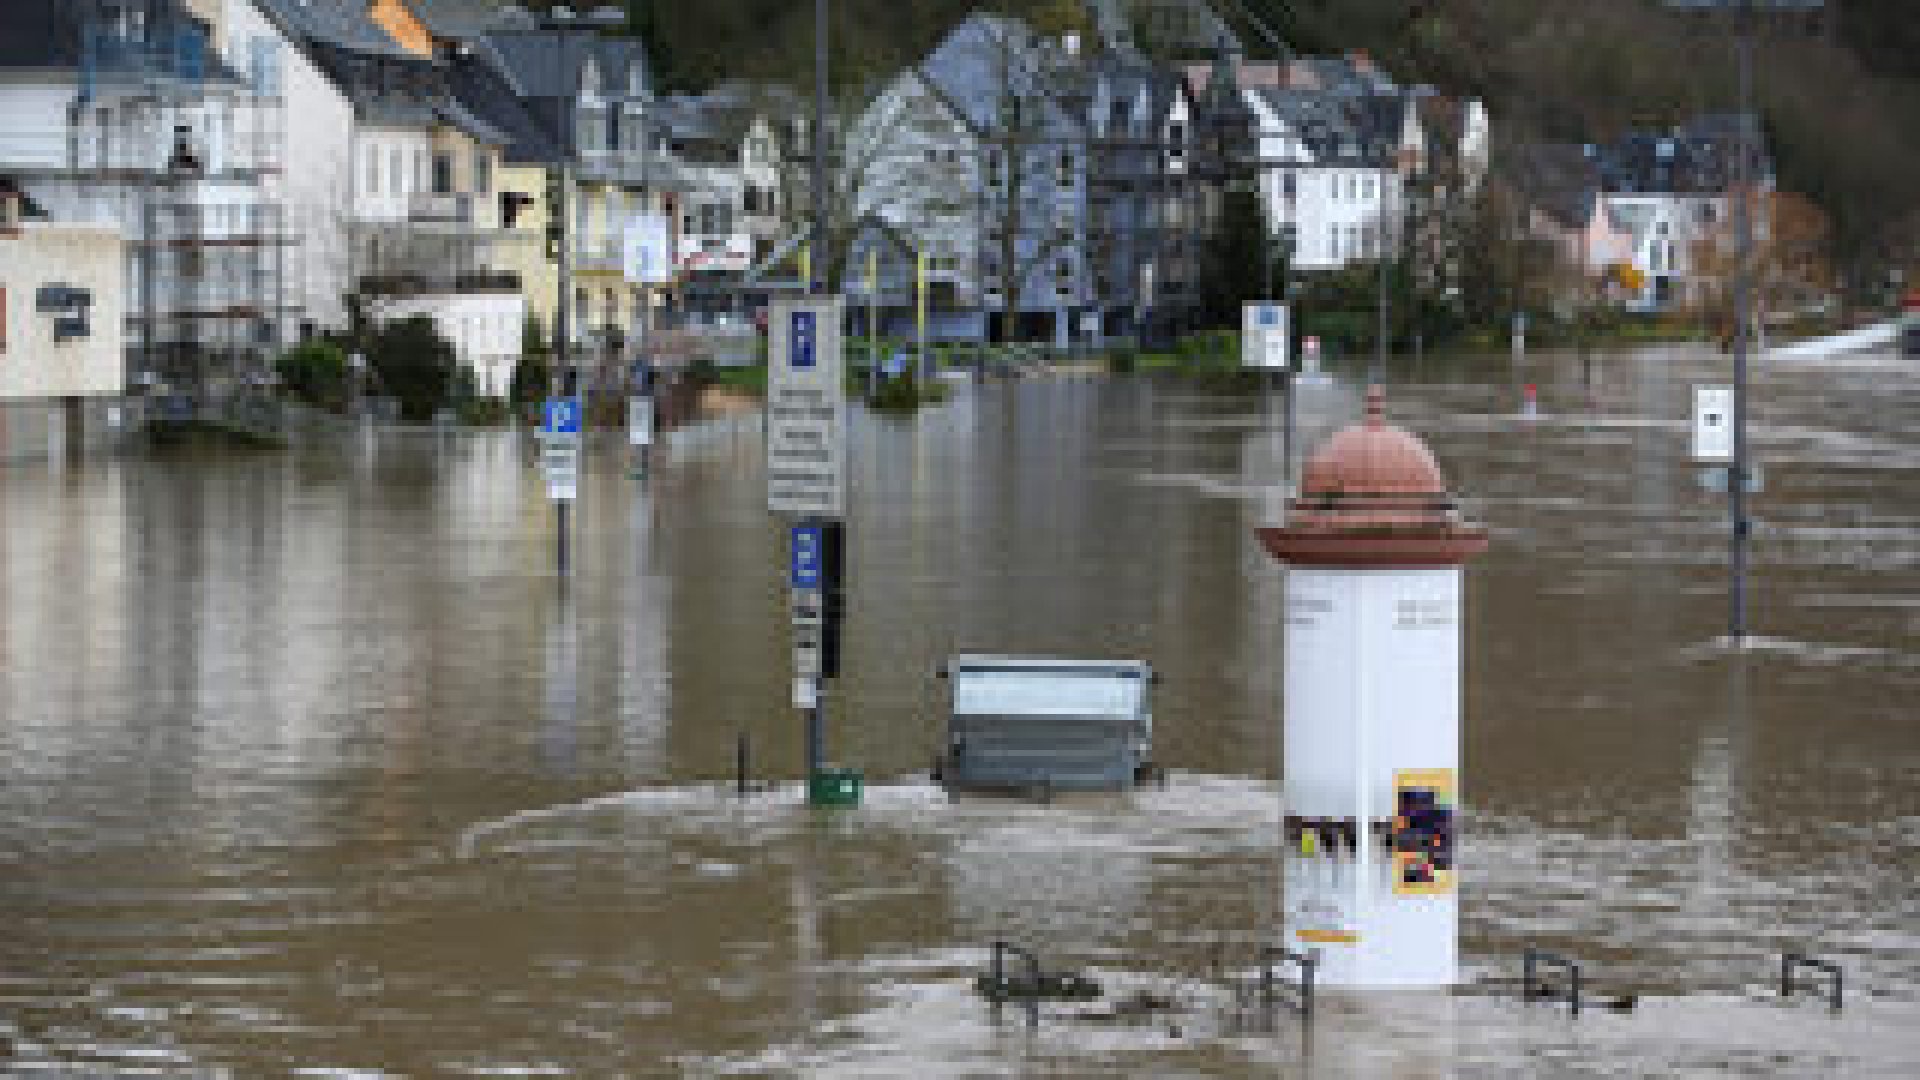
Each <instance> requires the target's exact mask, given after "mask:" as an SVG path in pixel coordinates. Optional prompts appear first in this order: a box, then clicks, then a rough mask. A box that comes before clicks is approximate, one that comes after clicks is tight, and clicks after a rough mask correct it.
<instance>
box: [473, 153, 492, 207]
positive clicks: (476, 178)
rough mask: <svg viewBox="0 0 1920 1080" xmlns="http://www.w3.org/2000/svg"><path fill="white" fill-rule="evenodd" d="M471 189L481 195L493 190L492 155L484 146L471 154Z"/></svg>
mask: <svg viewBox="0 0 1920 1080" xmlns="http://www.w3.org/2000/svg"><path fill="white" fill-rule="evenodd" d="M473 189H474V190H475V191H477V192H479V193H480V194H482V195H485V194H486V193H487V192H489V191H492V190H493V155H492V154H491V153H489V152H488V151H487V148H486V147H484V146H483V147H479V148H477V149H475V150H474V152H473Z"/></svg>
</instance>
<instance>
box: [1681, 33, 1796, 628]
mask: <svg viewBox="0 0 1920 1080" xmlns="http://www.w3.org/2000/svg"><path fill="white" fill-rule="evenodd" d="M1666 3H1667V6H1669V7H1672V8H1678V9H1683V10H1693V11H1716V10H1724V11H1730V12H1732V13H1733V15H1734V17H1735V18H1736V19H1737V20H1738V21H1739V24H1740V25H1739V29H1738V31H1737V33H1738V41H1737V42H1736V45H1735V53H1736V62H1737V65H1738V68H1739V75H1738V81H1739V89H1738V93H1739V105H1738V106H1737V108H1738V110H1739V113H1738V116H1737V117H1736V121H1737V122H1738V124H1739V125H1740V126H1739V133H1738V135H1737V137H1736V144H1735V151H1734V154H1735V156H1734V168H1733V176H1732V178H1731V184H1730V187H1731V188H1732V190H1733V195H1734V208H1733V222H1734V225H1733V227H1734V232H1735V233H1736V235H1737V238H1738V239H1737V241H1736V242H1737V244H1738V255H1737V256H1736V266H1735V269H1734V302H1733V304H1734V306H1733V323H1734V325H1733V465H1732V467H1731V468H1730V469H1729V470H1728V474H1727V509H1728V517H1729V518H1730V519H1731V529H1730V534H1731V535H1730V536H1729V539H1728V552H1727V564H1728V575H1729V578H1730V580H1729V582H1728V597H1727V637H1728V639H1729V641H1730V643H1731V644H1732V645H1733V646H1734V648H1744V647H1745V646H1746V641H1747V560H1748V544H1749V541H1750V539H1751V536H1752V533H1753V522H1752V521H1751V520H1750V519H1749V518H1748V516H1747V482H1748V481H1747V477H1748V476H1749V475H1750V470H1749V468H1748V463H1747V456H1748V440H1747V364H1748V357H1749V354H1750V353H1751V352H1752V342H1753V338H1752V331H1753V328H1752V326H1750V325H1749V323H1750V320H1751V319H1752V312H1753V310H1754V297H1753V213H1752V205H1751V204H1750V203H1749V201H1748V200H1749V199H1750V198H1751V197H1752V194H1753V190H1752V189H1753V188H1754V187H1755V184H1756V177H1755V175H1754V173H1755V168H1754V166H1755V164H1756V162H1755V158H1756V157H1757V156H1758V149H1759V148H1758V147H1757V145H1756V144H1755V134H1754V128H1755V126H1756V125H1755V123H1754V119H1755V118H1754V115H1753V38H1754V24H1755V23H1756V21H1757V19H1758V16H1759V14H1760V12H1762V11H1772V12H1796V11H1798V12H1805V11H1817V10H1819V9H1821V8H1824V7H1825V6H1826V0H1666Z"/></svg>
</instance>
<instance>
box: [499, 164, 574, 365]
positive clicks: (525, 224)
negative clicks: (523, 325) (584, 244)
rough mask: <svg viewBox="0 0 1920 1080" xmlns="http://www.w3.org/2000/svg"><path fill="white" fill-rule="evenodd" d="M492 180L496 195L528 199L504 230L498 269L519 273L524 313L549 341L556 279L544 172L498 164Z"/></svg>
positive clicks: (545, 172)
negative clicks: (549, 254)
mask: <svg viewBox="0 0 1920 1080" xmlns="http://www.w3.org/2000/svg"><path fill="white" fill-rule="evenodd" d="M494 182H495V186H496V187H497V189H498V191H499V193H500V195H502V196H504V195H505V194H506V193H509V192H512V193H516V194H518V195H521V196H525V197H526V198H527V199H528V200H529V201H527V202H525V203H524V205H523V207H522V209H521V211H520V215H519V217H518V218H517V219H516V220H515V221H514V223H513V227H512V228H510V229H507V230H506V231H505V234H504V235H505V239H504V240H503V241H502V242H501V244H500V247H499V259H498V261H499V263H500V268H501V269H502V270H505V271H507V272H509V273H513V274H517V275H519V277H520V293H521V295H522V297H523V298H524V300H525V305H526V312H527V314H529V315H531V316H532V317H533V318H534V319H535V320H537V321H538V322H539V323H540V327H541V335H542V337H543V338H544V339H546V340H548V341H551V340H552V337H553V333H552V328H553V309H554V303H555V301H554V289H555V288H556V287H557V284H558V281H559V278H558V271H557V268H556V267H555V266H554V264H553V263H552V262H551V261H550V260H548V258H547V241H546V231H547V218H548V215H547V198H546V191H547V171H546V169H545V168H543V167H540V166H527V165H502V166H501V168H500V171H499V174H498V175H497V176H496V177H495V181H494ZM516 348H517V344H516Z"/></svg>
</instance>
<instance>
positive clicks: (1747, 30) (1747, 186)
mask: <svg viewBox="0 0 1920 1080" xmlns="http://www.w3.org/2000/svg"><path fill="white" fill-rule="evenodd" d="M1742 14H1743V15H1745V16H1746V17H1745V18H1744V19H1743V20H1742V23H1743V25H1742V26H1741V29H1740V42H1739V46H1738V47H1739V51H1740V63H1739V66H1740V140H1739V151H1738V153H1739V159H1738V161H1737V162H1736V163H1735V166H1734V177H1735V179H1734V185H1735V186H1734V200H1735V202H1734V216H1735V226H1734V227H1735V228H1736V229H1737V230H1738V231H1739V234H1740V258H1739V267H1738V269H1737V271H1736V274H1737V281H1736V282H1735V284H1734V314H1733V318H1734V328H1733V475H1731V476H1729V477H1728V478H1727V480H1728V483H1727V508H1728V510H1729V511H1730V512H1731V516H1732V518H1733V536H1732V538H1731V539H1730V541H1729V551H1728V554H1727V563H1728V567H1729V572H1730V576H1731V578H1732V580H1731V581H1730V582H1729V590H1730V596H1729V597H1728V602H1727V607H1728V611H1727V623H1728V625H1727V636H1728V637H1729V638H1731V639H1732V642H1731V643H1732V645H1733V647H1734V648H1736V649H1744V648H1746V645H1747V534H1748V533H1749V532H1750V531H1751V530H1752V527H1753V526H1752V523H1751V522H1750V521H1748V520H1747V350H1748V348H1749V347H1750V344H1751V338H1750V337H1749V335H1748V330H1749V327H1748V323H1747V320H1748V318H1749V313H1750V312H1751V310H1752V301H1753V296H1752V288H1753V284H1752V283H1753V276H1752V274H1753V271H1752V259H1753V213H1752V207H1751V206H1749V205H1748V202H1747V200H1748V199H1749V198H1750V197H1751V193H1752V189H1753V186H1754V185H1753V165H1754V162H1753V151H1754V147H1753V116H1752V109H1753V12H1752V9H1751V6H1750V5H1749V7H1748V8H1747V9H1746V10H1745V11H1743V12H1742Z"/></svg>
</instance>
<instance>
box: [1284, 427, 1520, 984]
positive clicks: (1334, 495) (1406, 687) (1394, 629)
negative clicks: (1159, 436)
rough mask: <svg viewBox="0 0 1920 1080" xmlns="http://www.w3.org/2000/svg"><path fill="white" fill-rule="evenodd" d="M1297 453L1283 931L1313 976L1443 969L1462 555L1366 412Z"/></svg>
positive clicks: (1434, 488) (1452, 846) (1397, 445)
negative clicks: (1311, 960)
mask: <svg viewBox="0 0 1920 1080" xmlns="http://www.w3.org/2000/svg"><path fill="white" fill-rule="evenodd" d="M1369 412H1370V415H1369V417H1368V420H1367V422H1366V423H1365V424H1362V425H1357V426H1354V427H1351V428H1348V429H1346V430H1345V431H1342V432H1340V433H1339V434H1336V435H1335V436H1334V437H1333V438H1332V439H1330V440H1329V441H1328V442H1327V444H1326V445H1325V446H1324V447H1322V448H1321V449H1320V451H1319V452H1317V453H1316V454H1315V455H1314V457H1313V459H1312V460H1311V461H1309V462H1308V464H1307V467H1306V470H1305V472H1304V474H1303V476H1302V481H1301V496H1300V497H1299V498H1298V499H1296V500H1295V501H1294V503H1293V504H1292V507H1291V510H1290V514H1289V518H1288V522H1287V524H1286V525H1285V526H1283V527H1279V528H1272V529H1263V530H1261V532H1260V536H1261V540H1262V541H1263V543H1265V545H1266V547H1267V550H1268V551H1269V552H1270V553H1271V554H1273V555H1274V557H1275V558H1277V559H1279V560H1280V561H1282V562H1284V563H1286V564H1287V585H1286V622H1287V625H1286V644H1285V649H1286V660H1285V665H1284V670H1285V694H1286V715H1285V720H1284V735H1283V740H1282V744H1283V747H1284V754H1285V758H1284V762H1283V776H1284V797H1285V801H1286V811H1285V822H1286V827H1285V839H1284V843H1285V844H1286V858H1285V864H1286V879H1285V889H1286V897H1285V904H1284V912H1285V915H1284V918H1285V927H1284V932H1285V944H1286V946H1287V947H1288V948H1291V949H1296V950H1301V951H1314V952H1317V953H1318V954H1319V958H1320V968H1319V972H1318V978H1319V980H1320V981H1321V982H1322V983H1324V984H1326V985H1329V986H1447V985H1451V984H1453V983H1454V982H1456V981H1458V978H1459V918H1460V915H1459V875H1460V867H1459V865H1458V863H1457V861H1456V848H1457V828H1458V824H1459V822H1458V813H1457V810H1458V805H1459V799H1460V719H1461V718H1460V698H1461V685H1460V671H1461V660H1462V655H1461V636H1460V634H1461V578H1462V573H1461V566H1462V564H1463V563H1464V562H1465V561H1466V560H1467V559H1469V558H1471V557H1472V556H1473V555H1476V554H1478V553H1479V552H1480V551H1482V550H1484V548H1485V546H1486V537H1485V534H1484V533H1483V532H1482V531H1481V530H1479V529H1477V528H1474V527H1472V526H1470V525H1466V524H1464V523H1462V522H1461V521H1460V520H1459V519H1458V515H1457V512H1456V511H1455V509H1454V506H1453V503H1452V500H1451V499H1450V498H1449V497H1448V495H1447V493H1446V491H1445V488H1444V485H1443V482H1442V480H1441V476H1440V471H1439V468H1438V466H1437V465H1436V464H1435V463H1434V461H1433V457H1432V454H1431V453H1430V452H1429V451H1428V450H1427V448H1426V446H1425V445H1424V444H1423V443H1421V442H1420V441H1419V440H1418V439H1416V438H1414V437H1413V436H1411V435H1409V434H1407V433H1406V432H1404V431H1401V430H1400V429H1398V428H1392V427H1388V426H1387V425H1386V424H1385V423H1384V422H1383V420H1382V418H1381V399H1380V395H1379V392H1378V391H1374V392H1373V393H1372V394H1370V395H1369Z"/></svg>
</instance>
